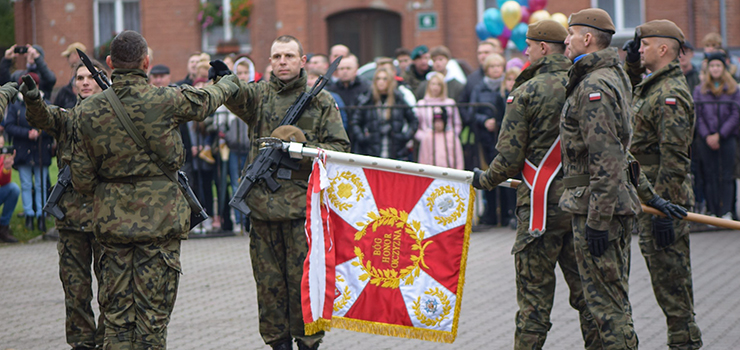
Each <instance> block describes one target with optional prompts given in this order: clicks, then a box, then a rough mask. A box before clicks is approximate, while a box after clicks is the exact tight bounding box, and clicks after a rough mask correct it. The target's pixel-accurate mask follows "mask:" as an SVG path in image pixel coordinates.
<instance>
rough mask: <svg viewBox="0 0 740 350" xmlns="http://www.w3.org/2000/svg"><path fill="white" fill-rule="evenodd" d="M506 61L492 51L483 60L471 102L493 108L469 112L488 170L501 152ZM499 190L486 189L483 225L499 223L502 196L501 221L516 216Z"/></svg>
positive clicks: (506, 222)
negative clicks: (480, 74)
mask: <svg viewBox="0 0 740 350" xmlns="http://www.w3.org/2000/svg"><path fill="white" fill-rule="evenodd" d="M505 65H506V61H505V60H504V58H503V57H502V56H501V55H499V54H492V55H490V56H488V58H486V60H485V61H484V62H483V73H484V74H485V76H484V77H483V81H481V82H480V83H479V84H478V85H476V86H475V88H473V92H472V93H471V95H470V102H471V103H488V104H491V105H492V106H493V109H491V108H490V107H487V106H486V107H484V106H478V107H471V111H470V112H469V113H468V114H469V115H472V116H473V118H472V122H473V130H474V131H475V138H476V140H477V143H478V145H479V147H480V153H481V165H482V166H481V168H483V169H487V167H488V164H490V163H491V161H493V158H495V157H496V154H498V152H497V151H496V142H497V141H498V132H499V128H500V126H501V121H502V120H503V118H504V109H505V108H506V105H505V104H504V97H503V96H504V89H503V88H502V86H504V67H505ZM500 192H501V191H500V189H494V190H492V191H486V192H485V200H486V208H485V210H484V214H483V215H482V216H481V221H480V222H481V224H484V225H498V224H499V220H498V214H497V210H496V208H497V207H498V204H497V203H498V202H499V199H502V200H501V208H500V209H501V224H503V225H506V224H508V223H509V221H511V218H512V216H513V210H514V208H513V207H510V206H509V205H508V204H509V203H510V201H508V200H506V199H505V198H500V197H501V196H500V195H499V193H500Z"/></svg>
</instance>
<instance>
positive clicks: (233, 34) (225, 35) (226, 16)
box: [200, 0, 252, 54]
mask: <svg viewBox="0 0 740 350" xmlns="http://www.w3.org/2000/svg"><path fill="white" fill-rule="evenodd" d="M200 2H201V3H206V2H209V3H213V4H214V5H216V6H219V7H220V8H221V14H222V19H223V21H222V22H221V24H220V25H215V26H213V27H211V28H208V29H206V30H203V42H202V50H203V51H204V52H208V53H211V54H213V53H217V51H218V45H219V44H220V43H224V42H234V41H236V42H238V43H239V52H250V51H252V45H251V39H250V35H249V29H248V28H245V27H241V26H235V25H233V24H231V0H200Z"/></svg>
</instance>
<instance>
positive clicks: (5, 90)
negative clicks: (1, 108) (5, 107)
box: [0, 82, 18, 104]
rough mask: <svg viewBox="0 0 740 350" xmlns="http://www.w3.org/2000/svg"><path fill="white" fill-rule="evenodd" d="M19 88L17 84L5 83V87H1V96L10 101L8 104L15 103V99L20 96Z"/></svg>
mask: <svg viewBox="0 0 740 350" xmlns="http://www.w3.org/2000/svg"><path fill="white" fill-rule="evenodd" d="M17 87H18V83H16V82H10V83H5V85H3V86H0V95H3V96H5V98H6V99H8V104H10V103H13V101H15V97H16V96H18V90H17V89H16V88H17Z"/></svg>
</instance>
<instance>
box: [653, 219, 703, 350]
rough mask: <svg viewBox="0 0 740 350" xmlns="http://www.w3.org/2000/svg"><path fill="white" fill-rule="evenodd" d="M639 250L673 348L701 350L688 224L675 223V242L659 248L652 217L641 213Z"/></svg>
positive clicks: (675, 221) (683, 222) (678, 221)
mask: <svg viewBox="0 0 740 350" xmlns="http://www.w3.org/2000/svg"><path fill="white" fill-rule="evenodd" d="M638 218H639V224H640V251H641V252H642V256H643V257H644V258H645V263H646V264H647V267H648V271H650V280H651V282H652V285H653V292H654V293H655V299H656V300H657V301H658V305H660V308H661V309H663V313H664V314H665V316H666V323H667V325H668V346H669V347H670V348H671V349H675V350H678V349H681V350H684V349H699V348H701V346H702V341H701V331H700V330H699V326H698V325H697V324H696V321H695V320H694V289H693V285H692V281H691V254H690V248H689V223H688V222H686V221H683V220H673V227H674V230H675V231H676V241H675V242H674V243H673V244H671V245H670V246H668V247H665V248H659V247H658V246H657V245H656V244H655V240H654V237H653V226H652V219H651V218H652V215H649V214H644V213H643V214H640V216H639V217H638Z"/></svg>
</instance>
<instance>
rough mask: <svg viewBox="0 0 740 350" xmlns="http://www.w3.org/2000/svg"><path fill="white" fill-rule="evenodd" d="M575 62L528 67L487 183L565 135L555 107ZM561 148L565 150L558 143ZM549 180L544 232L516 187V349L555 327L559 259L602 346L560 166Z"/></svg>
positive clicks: (548, 59) (554, 59)
mask: <svg viewBox="0 0 740 350" xmlns="http://www.w3.org/2000/svg"><path fill="white" fill-rule="evenodd" d="M570 66H571V61H570V60H569V59H568V58H567V57H565V56H564V55H562V54H552V55H547V56H544V57H542V58H540V59H539V60H537V61H535V62H534V63H532V64H531V65H530V66H529V67H527V69H525V70H524V71H522V73H521V74H520V75H519V77H518V78H517V80H516V83H515V84H514V89H513V91H512V92H511V94H510V95H509V99H508V100H507V108H506V114H505V115H504V120H503V123H502V125H501V132H500V134H499V139H498V143H497V144H496V149H497V150H498V155H497V156H496V158H495V159H494V160H493V162H491V165H490V166H489V168H488V170H486V172H485V173H483V174H482V175H481V177H480V182H481V185H483V187H485V188H486V189H493V188H494V187H495V186H497V185H498V184H499V183H501V182H503V181H505V180H506V179H508V178H510V177H513V176H515V175H516V174H518V173H520V172H521V171H522V169H523V168H524V161H525V159H527V160H529V161H530V162H532V163H533V164H535V165H537V164H540V163H541V162H542V159H543V158H544V157H545V154H546V153H547V151H548V150H549V149H550V146H552V144H553V143H554V142H555V140H556V138H557V137H558V135H559V134H560V124H559V123H560V118H559V115H558V114H557V111H560V110H562V109H563V104H564V103H565V84H566V83H567V78H568V77H567V72H568V68H570ZM558 152H559V150H558ZM558 173H559V174H558V175H556V177H555V179H554V180H553V181H552V183H551V184H550V190H549V191H548V199H547V203H548V206H547V223H546V225H547V226H546V227H545V232H544V234H543V235H542V236H540V237H535V236H534V235H532V234H530V233H529V230H528V228H529V220H530V214H531V213H530V210H531V209H530V197H531V190H530V189H529V188H528V187H527V186H525V185H524V184H522V185H521V186H519V187H518V188H517V210H516V216H517V220H518V224H517V235H516V241H515V243H514V247H513V249H512V254H514V264H515V267H516V285H517V301H518V304H519V311H517V314H516V333H515V335H514V348H515V349H541V348H542V347H543V346H544V344H545V340H546V339H547V332H548V331H549V330H550V327H551V326H552V323H550V312H551V311H552V305H553V298H554V297H555V280H556V277H555V265H556V264H558V263H559V264H560V269H561V270H562V271H563V275H564V277H565V281H566V283H567V284H568V287H569V289H570V304H571V305H572V306H573V307H574V308H575V309H576V310H578V312H579V313H580V321H581V330H582V333H583V338H584V341H585V344H586V348H587V349H590V348H592V346H595V345H598V347H597V348H598V349H600V348H601V345H600V342H599V334H598V330H597V329H596V325H595V324H594V323H593V317H592V316H591V314H590V313H589V311H588V308H587V307H586V300H585V299H584V298H583V289H582V288H581V280H580V277H579V275H578V266H577V265H576V259H575V252H574V250H573V231H572V230H571V223H570V219H571V215H570V213H566V212H564V211H562V210H561V209H560V208H559V207H558V201H559V200H560V195H562V194H563V183H562V178H563V175H562V172H561V171H559V172H558Z"/></svg>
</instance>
